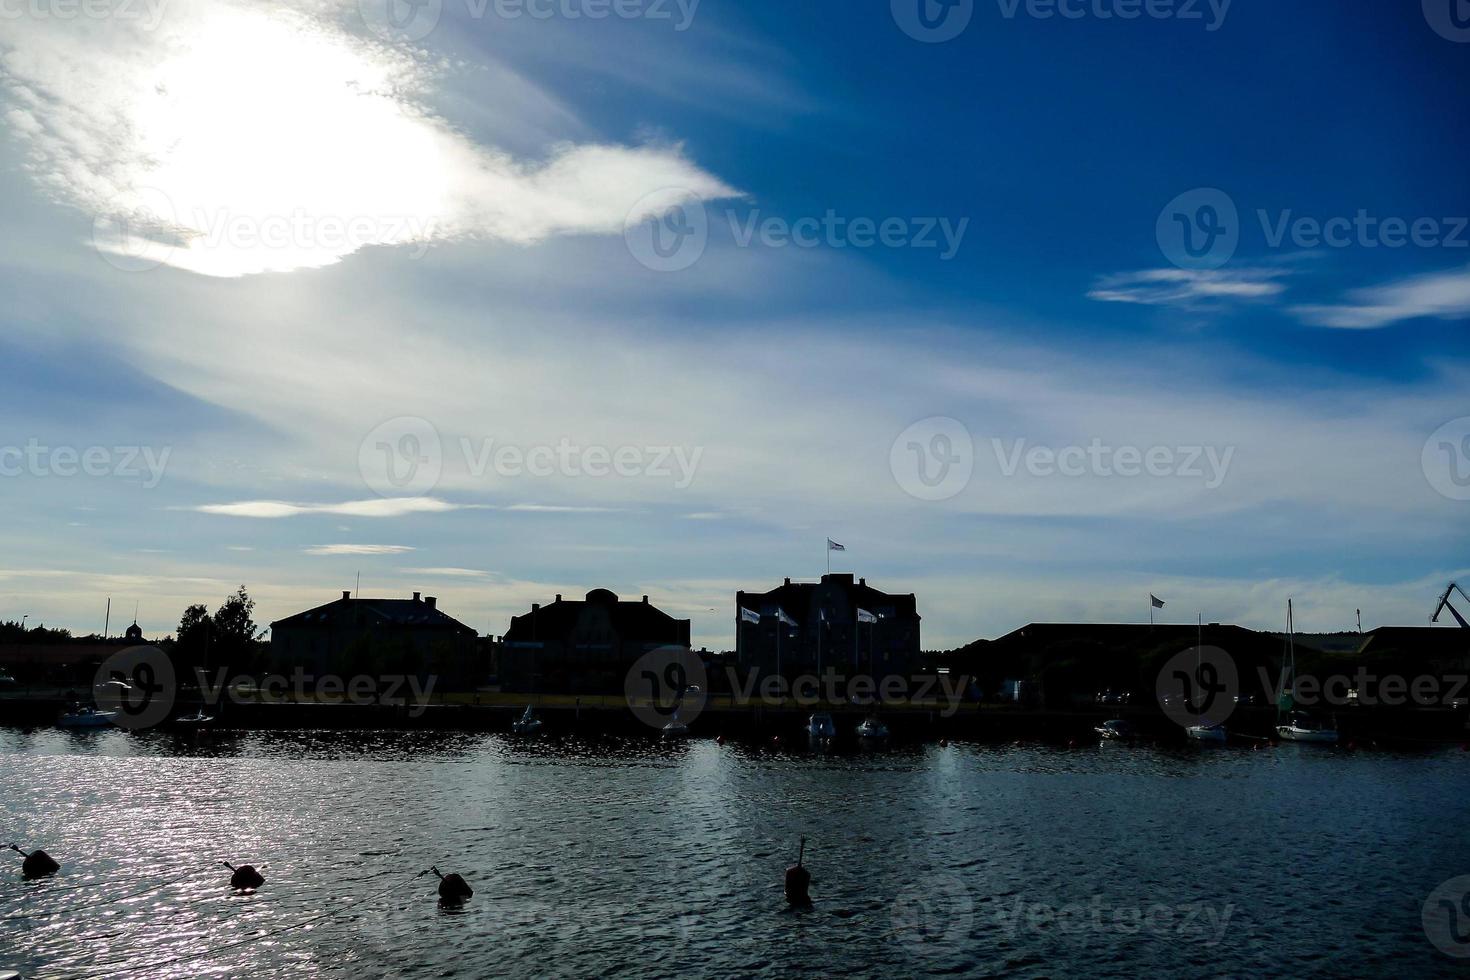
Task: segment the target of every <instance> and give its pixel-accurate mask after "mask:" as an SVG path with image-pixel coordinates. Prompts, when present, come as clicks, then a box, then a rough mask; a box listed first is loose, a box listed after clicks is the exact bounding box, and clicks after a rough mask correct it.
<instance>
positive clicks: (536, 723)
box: [510, 704, 541, 735]
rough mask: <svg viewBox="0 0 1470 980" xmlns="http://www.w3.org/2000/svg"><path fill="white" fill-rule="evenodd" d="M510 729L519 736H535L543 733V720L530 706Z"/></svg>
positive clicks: (512, 723) (527, 706)
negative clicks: (540, 732)
mask: <svg viewBox="0 0 1470 980" xmlns="http://www.w3.org/2000/svg"><path fill="white" fill-rule="evenodd" d="M510 729H511V731H512V732H514V733H515V734H517V735H535V734H536V733H537V732H539V731H541V719H540V718H537V717H536V712H535V710H534V709H533V708H532V707H531V706H530V705H529V704H528V705H526V711H525V713H524V714H522V715H521V716H520V717H519V718H517V719H516V720H515V721H513V722H511V725H510Z"/></svg>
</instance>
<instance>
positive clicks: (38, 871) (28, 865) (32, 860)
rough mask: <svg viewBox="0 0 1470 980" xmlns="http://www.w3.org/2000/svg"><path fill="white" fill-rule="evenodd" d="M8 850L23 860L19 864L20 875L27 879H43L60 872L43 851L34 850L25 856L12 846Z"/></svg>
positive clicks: (58, 867)
mask: <svg viewBox="0 0 1470 980" xmlns="http://www.w3.org/2000/svg"><path fill="white" fill-rule="evenodd" d="M10 849H11V850H12V851H14V852H15V853H17V854H19V855H20V856H21V857H23V858H25V860H24V861H22V862H21V864H20V873H21V874H23V875H25V876H26V877H27V878H44V877H46V876H47V875H54V874H55V873H56V872H58V871H60V870H61V865H59V864H57V863H56V862H55V861H53V860H52V859H51V855H49V854H47V853H46V852H45V851H41V850H36V851H32V852H31V853H29V854H27V853H26V852H25V851H22V850H21V849H20V848H19V847H17V846H15V845H14V844H11V845H10Z"/></svg>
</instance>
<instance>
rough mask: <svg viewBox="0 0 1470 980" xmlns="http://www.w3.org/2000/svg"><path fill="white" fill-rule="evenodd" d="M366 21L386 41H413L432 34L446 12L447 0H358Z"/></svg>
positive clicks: (370, 28) (359, 9)
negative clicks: (445, 1)
mask: <svg viewBox="0 0 1470 980" xmlns="http://www.w3.org/2000/svg"><path fill="white" fill-rule="evenodd" d="M357 9H358V11H359V12H360V13H361V14H362V22H363V24H364V26H366V27H367V29H368V30H370V31H372V32H373V33H374V34H376V35H377V36H378V37H380V38H382V39H383V40H384V41H392V42H398V43H412V42H415V41H422V40H423V39H424V38H426V37H428V36H429V35H430V34H431V33H433V30H434V28H435V27H438V26H439V18H440V17H441V16H443V13H444V0H357Z"/></svg>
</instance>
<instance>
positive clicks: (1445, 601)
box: [1429, 582, 1470, 629]
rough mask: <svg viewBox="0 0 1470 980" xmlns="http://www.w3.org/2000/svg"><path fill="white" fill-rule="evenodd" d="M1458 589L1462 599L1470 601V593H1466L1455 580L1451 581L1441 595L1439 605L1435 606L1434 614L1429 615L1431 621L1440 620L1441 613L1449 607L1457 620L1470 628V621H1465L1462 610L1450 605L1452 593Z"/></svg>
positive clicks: (1466, 627)
mask: <svg viewBox="0 0 1470 980" xmlns="http://www.w3.org/2000/svg"><path fill="white" fill-rule="evenodd" d="M1456 590H1459V593H1460V597H1461V598H1462V599H1465V600H1466V601H1467V602H1470V595H1466V594H1465V590H1464V589H1461V588H1460V587H1459V586H1458V585H1456V584H1455V583H1454V582H1451V583H1450V586H1449V588H1447V589H1445V590H1444V595H1442V596H1440V597H1439V605H1438V606H1435V607H1434V615H1433V616H1430V617H1429V621H1430V622H1431V623H1437V622H1439V614H1440V613H1442V612H1444V611H1445V610H1446V609H1448V610H1449V611H1450V615H1451V616H1453V617H1455V622H1457V623H1459V624H1460V625H1461V626H1463V627H1464V628H1465V629H1470V623H1467V622H1465V617H1464V616H1461V615H1460V611H1459V610H1458V609H1456V608H1455V607H1454V606H1452V605H1450V593H1451V592H1454V591H1456Z"/></svg>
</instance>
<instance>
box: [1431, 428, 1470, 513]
mask: <svg viewBox="0 0 1470 980" xmlns="http://www.w3.org/2000/svg"><path fill="white" fill-rule="evenodd" d="M1419 465H1420V466H1421V467H1422V468H1423V470H1424V478H1425V479H1426V480H1428V481H1429V485H1430V486H1431V487H1433V488H1434V490H1435V492H1436V493H1438V494H1439V495H1440V496H1442V497H1448V498H1449V499H1450V500H1470V415H1463V416H1461V417H1460V418H1457V419H1451V420H1450V421H1448V422H1446V423H1445V424H1444V425H1442V426H1440V427H1439V428H1438V429H1435V430H1434V434H1433V435H1431V436H1430V437H1429V438H1428V439H1427V440H1425V442H1424V450H1423V452H1422V453H1420V456H1419Z"/></svg>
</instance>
